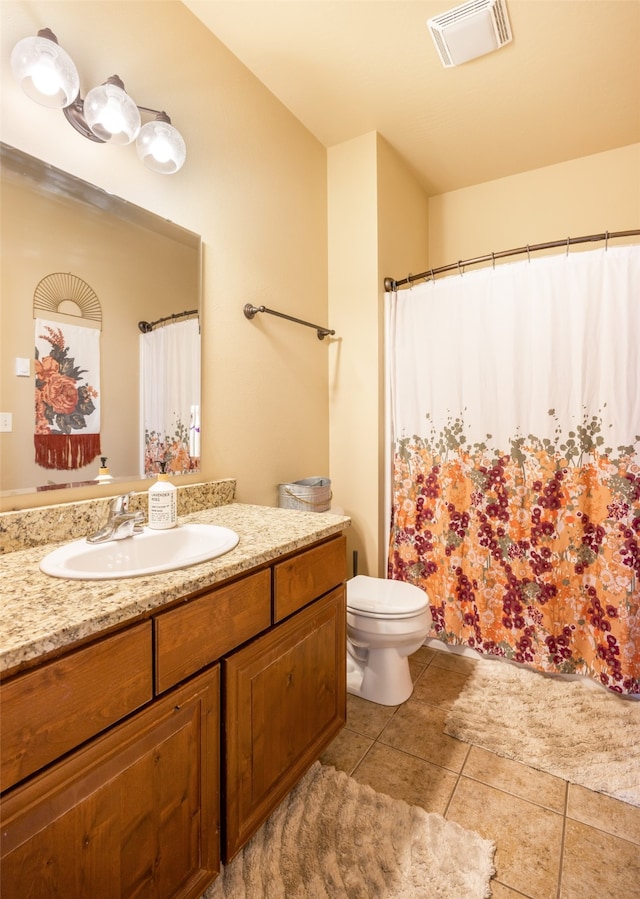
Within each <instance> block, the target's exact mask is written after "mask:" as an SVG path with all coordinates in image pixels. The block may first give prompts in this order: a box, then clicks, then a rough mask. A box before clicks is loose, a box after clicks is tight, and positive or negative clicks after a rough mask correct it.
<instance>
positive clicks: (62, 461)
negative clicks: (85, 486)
mask: <svg viewBox="0 0 640 899" xmlns="http://www.w3.org/2000/svg"><path fill="white" fill-rule="evenodd" d="M35 344H36V348H35V377H36V384H35V387H36V393H35V407H36V410H35V411H36V415H35V433H34V438H33V439H34V445H35V460H36V463H37V464H38V465H41V466H42V467H43V468H50V469H56V470H59V471H66V470H71V469H77V468H82V467H83V466H84V465H88V464H89V463H90V462H92V461H93V460H94V459H95V458H96V456H99V455H100V331H99V330H97V329H95V328H92V327H90V326H83V325H71V324H67V323H66V322H65V323H63V324H61V323H60V322H54V321H45V320H44V319H40V318H38V319H36V328H35Z"/></svg>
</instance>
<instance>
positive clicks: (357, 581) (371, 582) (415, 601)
mask: <svg viewBox="0 0 640 899" xmlns="http://www.w3.org/2000/svg"><path fill="white" fill-rule="evenodd" d="M428 606H429V599H428V597H427V594H426V593H425V592H424V590H421V589H420V587H416V586H415V584H407V583H406V582H405V581H392V580H383V579H381V578H377V577H368V576H367V575H363V574H359V575H358V576H357V577H354V578H352V579H351V580H350V581H347V609H348V610H349V611H352V612H356V613H357V614H359V615H362V616H363V617H364V618H412V617H413V616H414V615H418V614H419V613H420V612H423V611H424V610H425V609H426V608H427V607H428Z"/></svg>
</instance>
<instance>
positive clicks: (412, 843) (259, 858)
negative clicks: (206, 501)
mask: <svg viewBox="0 0 640 899" xmlns="http://www.w3.org/2000/svg"><path fill="white" fill-rule="evenodd" d="M493 854H494V846H493V844H492V843H491V842H489V841H488V840H485V839H483V838H482V837H480V836H479V835H478V834H477V833H474V832H472V831H468V830H464V829H463V828H462V827H460V826H459V825H458V824H455V823H454V822H450V821H445V819H444V818H442V817H441V816H440V815H435V814H431V813H429V812H426V811H424V809H422V808H418V807H417V806H413V805H408V804H407V803H406V802H402V801H401V800H397V799H391V798H390V797H389V796H384V795H383V794H381V793H376V792H375V791H374V790H373V789H372V788H371V787H369V786H365V785H362V784H359V783H358V782H357V781H355V780H353V779H352V778H351V777H349V776H348V775H347V774H345V773H344V772H342V771H337V770H336V769H335V768H331V767H327V766H325V765H321V764H320V763H319V762H316V763H315V764H314V765H313V766H312V767H311V769H310V770H309V772H308V773H307V774H306V776H305V777H304V778H303V779H302V780H301V781H300V783H299V784H298V785H297V786H296V787H295V789H294V790H292V792H291V793H290V794H289V795H288V796H287V798H286V799H285V800H284V801H283V802H282V803H281V805H280V806H278V808H277V809H276V811H275V812H274V813H273V814H272V815H271V817H270V818H269V819H268V820H267V821H266V822H265V824H263V825H262V827H261V828H260V830H259V831H258V832H257V833H256V835H255V836H254V837H253V839H252V840H250V842H249V843H247V845H246V846H245V847H244V849H243V850H242V851H241V852H240V853H239V855H237V856H236V857H235V858H234V859H233V860H232V861H231V862H230V864H229V865H227V866H226V868H225V869H224V872H223V873H222V874H221V875H220V877H219V878H218V879H217V880H216V881H215V883H214V884H213V885H212V886H211V887H209V889H208V890H207V892H206V893H205V895H204V899H374V897H378V899H383V897H384V899H462V897H464V899H486V897H489V896H490V895H491V889H490V887H489V880H490V878H491V876H492V874H493V873H494V868H493Z"/></svg>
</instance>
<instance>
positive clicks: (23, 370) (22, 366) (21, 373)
mask: <svg viewBox="0 0 640 899" xmlns="http://www.w3.org/2000/svg"><path fill="white" fill-rule="evenodd" d="M30 374H31V359H29V358H27V359H22V358H20V357H19V356H18V357H16V375H17V376H18V377H19V378H28V377H29V375H30Z"/></svg>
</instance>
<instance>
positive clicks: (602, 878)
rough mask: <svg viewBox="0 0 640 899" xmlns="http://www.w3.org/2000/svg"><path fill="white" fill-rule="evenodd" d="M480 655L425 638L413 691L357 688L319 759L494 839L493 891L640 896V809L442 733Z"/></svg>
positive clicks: (516, 895)
mask: <svg viewBox="0 0 640 899" xmlns="http://www.w3.org/2000/svg"><path fill="white" fill-rule="evenodd" d="M476 664H482V662H475V661H473V660H471V659H468V658H463V657H461V656H458V655H453V654H450V653H445V652H440V651H437V650H434V649H429V648H427V647H422V648H421V649H420V650H418V652H417V653H416V654H415V655H413V656H412V657H411V672H412V676H413V680H414V691H413V695H412V697H411V698H410V699H409V700H408V701H407V702H405V703H403V704H402V705H400V706H394V707H389V706H382V705H377V704H376V703H373V702H367V701H366V700H364V699H360V697H357V696H351V695H348V704H347V725H346V728H345V729H344V730H343V731H342V732H341V733H340V734H339V735H338V737H337V738H336V739H335V740H334V742H333V743H332V744H331V745H330V746H329V747H328V748H327V750H326V752H325V753H324V754H323V756H322V757H321V759H320V761H322V762H325V763H326V764H330V765H335V766H336V768H340V769H341V770H343V771H346V772H347V773H348V774H351V775H352V776H353V777H354V778H355V779H356V780H358V781H360V782H361V783H367V784H369V785H370V786H372V787H373V788H374V789H376V790H379V791H380V792H383V793H387V794H390V795H391V796H394V797H396V798H399V799H404V800H405V801H406V802H411V803H414V804H416V805H421V806H423V807H424V808H425V809H426V810H427V811H429V812H437V813H438V814H441V815H443V816H444V817H445V818H447V819H448V820H451V821H457V822H458V823H459V824H461V825H462V826H463V827H466V828H468V829H470V830H475V831H477V832H478V833H480V834H481V835H482V836H483V837H485V838H487V839H490V840H493V841H494V842H495V844H496V855H495V866H496V875H495V877H494V879H493V880H492V881H491V886H492V890H493V899H522V897H527V899H604V897H617V899H639V897H640V808H636V807H634V806H631V805H627V804H626V803H623V802H619V801H618V800H616V799H611V798H609V797H607V796H603V795H602V794H600V793H594V792H592V791H591V790H587V789H585V788H584V787H580V786H576V785H574V784H569V783H567V782H566V781H564V780H561V779H560V778H558V777H554V776H552V775H550V774H544V773H543V772H540V771H536V770H535V769H534V768H529V767H528V766H527V765H522V764H520V763H519V762H514V761H511V760H509V759H503V758H500V757H499V756H497V755H495V754H493V753H491V752H487V751H486V750H484V749H481V748H480V747H479V746H474V745H472V744H469V743H462V742H460V741H459V740H456V739H455V738H453V737H449V736H448V735H446V734H445V733H443V728H444V722H445V719H446V715H447V709H448V708H450V706H451V704H452V702H453V701H454V700H455V698H456V696H457V695H458V693H459V691H460V689H461V688H462V686H463V684H464V682H465V679H466V677H467V676H468V674H469V672H470V671H471V670H472V669H471V666H473V665H476ZM639 776H640V773H639ZM460 899H464V897H462V896H461V897H460Z"/></svg>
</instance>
